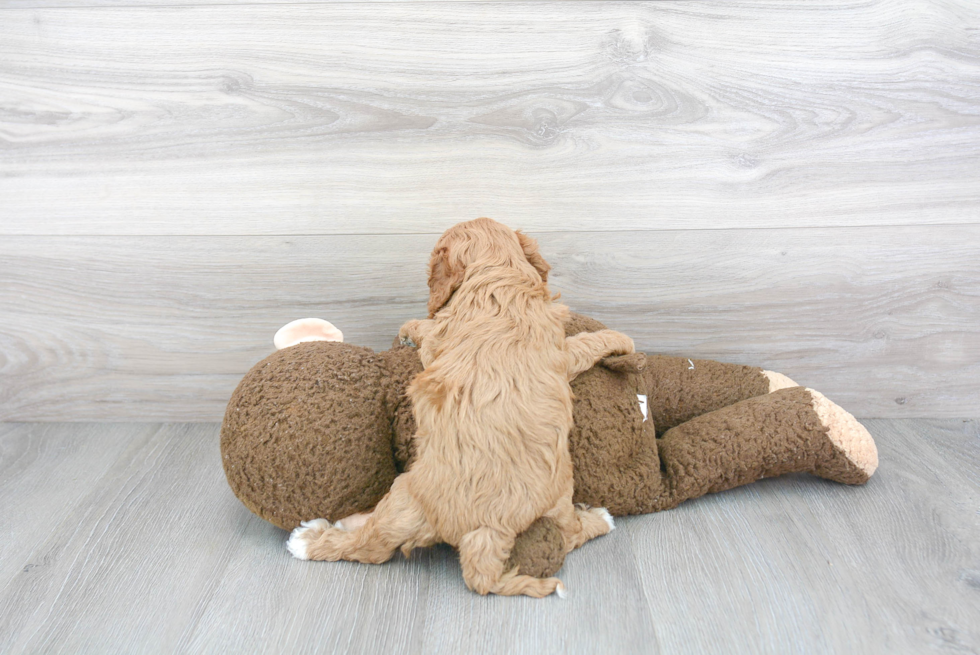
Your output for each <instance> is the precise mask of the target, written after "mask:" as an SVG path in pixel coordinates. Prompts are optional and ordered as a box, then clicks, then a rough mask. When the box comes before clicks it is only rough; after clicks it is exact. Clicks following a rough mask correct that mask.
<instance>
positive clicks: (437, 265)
mask: <svg viewBox="0 0 980 655" xmlns="http://www.w3.org/2000/svg"><path fill="white" fill-rule="evenodd" d="M456 259H457V258H455V257H453V255H452V253H451V252H450V251H449V248H448V247H447V246H440V247H438V248H436V249H435V250H434V251H433V252H432V258H431V259H430V260H429V318H432V317H433V316H435V315H436V312H437V311H439V310H440V309H442V308H443V306H445V304H446V303H447V302H449V299H450V298H451V297H452V295H453V293H454V292H455V291H456V289H458V288H459V285H461V284H462V283H463V268H464V267H463V266H462V265H461V264H460V263H459V262H458V261H456Z"/></svg>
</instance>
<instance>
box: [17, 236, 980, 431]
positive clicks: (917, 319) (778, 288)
mask: <svg viewBox="0 0 980 655" xmlns="http://www.w3.org/2000/svg"><path fill="white" fill-rule="evenodd" d="M432 241H433V237H430V236H425V235H410V236H315V237H312V236H307V237H117V238H111V239H110V238H105V237H63V238H62V237H59V238H53V237H10V238H8V239H6V240H5V241H3V243H2V245H0V278H2V279H5V280H7V283H6V284H5V285H4V286H3V287H0V306H2V307H3V308H4V311H3V313H2V314H0V339H2V341H0V349H2V350H0V352H3V353H6V361H5V362H4V365H3V367H2V368H0V374H2V375H3V376H4V379H5V380H7V381H8V384H6V385H4V387H3V388H2V389H0V407H2V408H3V411H2V412H0V418H2V419H6V420H14V419H16V420H25V419H62V420H71V419H76V420H93V419H112V418H116V419H119V420H121V419H129V420H138V419H141V418H142V419H145V420H152V419H161V418H167V417H172V416H177V417H180V418H181V419H182V420H207V421H214V420H220V418H221V416H222V415H223V412H224V406H225V404H226V402H227V399H228V397H229V396H230V395H231V391H232V389H233V388H234V386H235V385H236V384H237V382H238V380H239V379H240V378H241V376H242V375H243V374H244V372H245V371H246V370H248V368H249V367H250V366H251V365H252V364H254V363H255V362H257V361H258V360H260V359H261V358H263V357H265V356H266V355H267V354H269V353H270V352H271V351H272V335H273V334H274V333H275V331H276V329H277V328H278V327H279V326H281V325H283V324H285V323H287V322H288V321H290V320H292V319H294V318H299V317H303V316H319V317H321V318H325V319H327V320H330V321H332V322H333V323H335V324H336V325H337V326H338V327H340V328H341V329H342V330H343V331H344V333H345V338H346V340H347V341H349V342H351V343H356V344H359V345H365V346H370V347H372V348H375V349H385V348H388V347H390V345H391V342H392V339H393V338H394V336H395V335H396V334H397V331H398V327H399V326H400V325H401V323H402V322H404V321H405V320H407V319H409V318H413V317H420V316H424V315H425V301H426V297H427V288H426V284H425V275H424V268H425V262H426V259H427V257H428V252H429V249H430V248H431V244H432ZM978 243H980V226H946V227H936V226H929V227H899V228H851V229H847V230H841V229H788V230H722V231H712V230H706V231H690V230H683V231H677V232H671V231H659V232H635V233H632V232H628V233H619V232H613V233H604V232H600V233H594V234H584V233H577V232H573V233H546V234H542V235H540V245H541V248H542V252H543V254H544V255H545V257H546V258H547V259H548V260H550V261H552V262H554V270H553V273H552V278H551V286H552V288H553V289H554V290H556V291H560V292H561V293H562V294H563V301H564V302H566V303H567V304H569V305H570V306H571V307H572V308H573V309H575V310H577V311H580V312H583V313H588V314H591V315H593V316H595V317H597V318H599V319H601V320H603V321H604V322H606V323H607V324H608V325H610V326H612V327H615V328H618V329H622V330H624V331H625V332H627V333H628V334H631V335H632V336H633V337H634V339H635V341H636V344H637V347H638V348H640V349H641V350H644V351H646V352H651V353H653V352H661V353H670V354H676V355H683V356H688V357H708V358H714V359H719V360H722V361H732V362H738V363H746V364H753V365H759V366H764V367H767V368H769V369H772V370H778V371H781V372H783V373H785V374H787V375H789V376H791V377H792V378H793V379H795V380H796V381H797V382H799V383H800V384H804V385H807V386H810V387H813V388H816V389H820V390H822V391H823V392H824V393H826V394H827V395H828V396H830V397H831V398H833V399H834V400H836V401H837V402H839V403H841V404H842V405H843V406H845V407H846V408H848V409H849V410H850V411H852V412H853V413H856V414H857V415H859V416H881V415H891V416H894V415H899V414H903V415H906V416H942V415H946V416H957V415H961V416H963V415H966V416H968V415H971V414H976V413H977V412H978V410H980V407H978V399H977V380H978V379H980V340H978V339H977V338H976V331H977V326H978V325H980V257H978V246H977V244H978Z"/></svg>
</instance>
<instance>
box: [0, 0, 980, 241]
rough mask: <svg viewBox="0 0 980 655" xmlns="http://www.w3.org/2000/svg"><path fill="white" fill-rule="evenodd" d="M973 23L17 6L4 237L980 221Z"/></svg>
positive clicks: (903, 7) (971, 19) (693, 5)
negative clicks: (486, 222)
mask: <svg viewBox="0 0 980 655" xmlns="http://www.w3.org/2000/svg"><path fill="white" fill-rule="evenodd" d="M154 4H163V5H166V4H167V2H165V1H164V2H159V3H154ZM978 27H980V5H977V4H976V3H971V2H961V3H953V2H940V1H938V0H904V1H901V2H894V1H891V0H889V1H879V2H867V3H847V4H842V3H839V2H820V3H812V2H806V3H797V2H787V1H778V2H773V1H770V2H736V3H728V2H726V3H717V2H663V3H644V2H626V3H607V2H576V3H560V2H534V3H500V4H479V3H477V4H474V3H461V4H456V3H411V4H400V3H395V4H386V5H374V4H366V5H365V4H358V3H329V4H317V5H308V4H298V5H285V6H276V5H261V4H259V5H254V4H249V5H244V6H211V5H207V6H193V7H183V8H174V7H167V6H147V7H119V8H113V7H102V8H88V9H8V10H4V11H2V12H0V62H2V63H0V96H2V97H3V98H4V103H3V106H4V108H5V110H4V112H3V118H4V121H3V123H2V125H0V130H2V132H0V134H2V136H3V139H4V142H3V143H4V150H3V157H2V159H0V197H2V198H3V205H4V213H5V218H4V220H3V222H2V227H0V233H4V234H110V235H114V234H323V233H357V234H360V233H406V232H412V233H417V232H423V233H429V234H431V233H438V232H441V231H442V230H443V229H444V228H445V227H446V225H448V224H452V223H454V222H456V221H458V220H461V219H463V218H468V217H475V216H480V215H488V216H495V217H500V218H501V219H505V220H508V221H511V222H514V223H518V224H521V225H523V226H524V227H525V228H526V229H528V230H532V231H539V232H540V231H546V230H569V229H573V230H574V229H584V230H595V229H597V228H601V229H606V230H633V229H665V228H690V229H698V228H733V227H737V228H744V227H785V226H794V227H800V226H831V225H841V226H852V225H898V224H903V225H907V224H948V223H976V222H978V220H980V219H978V214H977V209H978V207H980V184H977V181H978V175H977V170H978V166H980V155H978V151H977V148H976V144H977V141H978V139H980V68H978V65H977V55H978V53H980V36H978V34H980V32H978V31H977V29H978Z"/></svg>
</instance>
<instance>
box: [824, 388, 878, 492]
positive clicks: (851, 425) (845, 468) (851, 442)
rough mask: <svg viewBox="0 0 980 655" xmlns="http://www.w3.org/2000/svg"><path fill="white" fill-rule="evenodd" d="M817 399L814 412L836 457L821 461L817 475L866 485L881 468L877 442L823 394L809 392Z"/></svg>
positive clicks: (847, 482) (849, 415)
mask: <svg viewBox="0 0 980 655" xmlns="http://www.w3.org/2000/svg"><path fill="white" fill-rule="evenodd" d="M807 391H808V392H809V393H810V396H811V397H812V398H813V400H812V405H813V411H814V412H815V413H816V414H817V416H818V417H819V419H820V423H821V424H822V425H823V426H824V427H825V428H826V429H827V437H828V438H829V439H830V441H831V443H832V444H833V448H834V454H833V456H832V457H831V458H829V459H827V460H826V461H818V462H817V463H816V466H815V468H814V471H813V472H814V473H815V474H816V475H819V476H820V477H822V478H827V479H829V480H834V481H835V482H842V483H844V484H864V483H865V482H867V481H868V478H870V477H871V476H872V475H873V474H874V472H875V469H877V468H878V449H877V448H876V447H875V442H874V439H872V438H871V434H870V433H869V432H868V431H867V430H866V429H865V427H864V426H863V425H861V424H860V423H858V421H857V419H856V418H854V417H853V416H851V414H849V413H848V412H847V411H846V410H844V408H843V407H841V406H840V405H837V404H836V403H833V402H831V401H830V400H828V399H827V397H826V396H824V395H823V394H822V393H820V392H819V391H814V390H813V389H807Z"/></svg>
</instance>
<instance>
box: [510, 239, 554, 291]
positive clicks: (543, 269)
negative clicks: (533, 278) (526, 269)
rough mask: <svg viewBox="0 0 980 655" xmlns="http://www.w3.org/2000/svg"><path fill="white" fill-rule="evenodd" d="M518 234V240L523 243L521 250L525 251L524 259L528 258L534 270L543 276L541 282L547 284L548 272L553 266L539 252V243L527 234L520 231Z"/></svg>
mask: <svg viewBox="0 0 980 655" xmlns="http://www.w3.org/2000/svg"><path fill="white" fill-rule="evenodd" d="M516 234H517V240H518V241H520V242H521V250H523V251H524V257H526V258H527V261H528V262H529V263H530V264H531V266H533V267H534V270H536V271H537V272H538V275H540V276H541V281H542V282H547V281H548V271H550V270H551V265H550V264H549V263H548V262H546V261H545V260H544V257H542V256H541V253H540V252H538V242H537V241H535V240H534V239H532V238H531V237H529V236H527V235H526V234H522V233H521V232H520V230H518V231H517V232H516Z"/></svg>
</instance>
